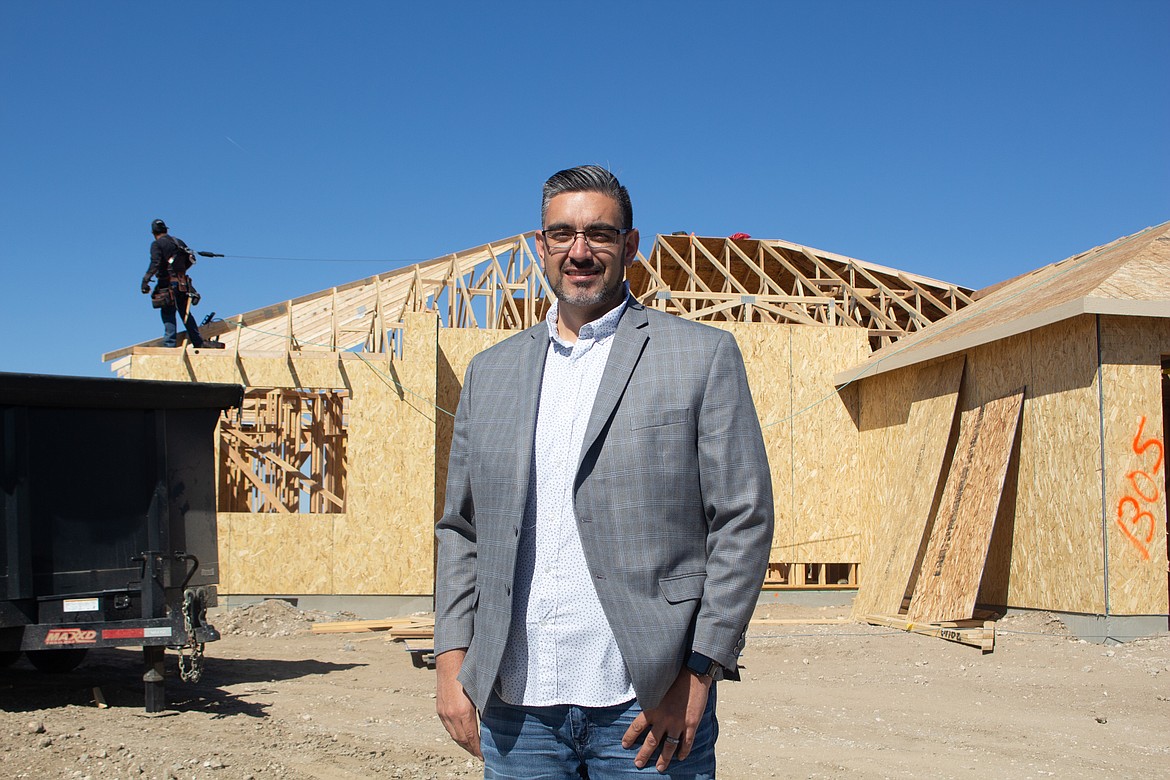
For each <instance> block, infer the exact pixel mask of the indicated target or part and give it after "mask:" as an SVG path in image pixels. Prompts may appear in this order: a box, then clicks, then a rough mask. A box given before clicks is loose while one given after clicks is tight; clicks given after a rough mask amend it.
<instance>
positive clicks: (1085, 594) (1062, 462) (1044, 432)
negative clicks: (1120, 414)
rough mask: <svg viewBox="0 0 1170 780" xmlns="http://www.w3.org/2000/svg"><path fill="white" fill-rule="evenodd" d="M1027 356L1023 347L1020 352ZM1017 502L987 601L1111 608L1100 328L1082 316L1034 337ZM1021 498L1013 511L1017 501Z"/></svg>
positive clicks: (1006, 522) (987, 583)
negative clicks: (1104, 543)
mask: <svg viewBox="0 0 1170 780" xmlns="http://www.w3.org/2000/svg"><path fill="white" fill-rule="evenodd" d="M1019 347H1020V348H1025V345H1024V344H1019ZM1026 349H1027V358H1028V361H1027V362H1028V369H1027V371H1026V372H1025V370H1024V361H1023V360H1017V359H1015V358H1014V357H1011V358H1009V359H1008V362H1009V363H1012V364H1017V365H1019V367H1020V373H1019V375H1017V376H1013V377H1010V378H1009V380H1008V383H1011V382H1014V383H1015V384H1017V385H1019V384H1024V383H1026V384H1027V385H1028V394H1027V402H1026V404H1025V407H1024V416H1023V419H1022V420H1021V423H1020V447H1019V469H1018V475H1017V479H1016V480H1015V490H1014V494H1013V492H1012V491H1011V490H1010V487H1011V486H1009V489H1007V490H1005V501H1004V502H1003V503H1002V504H1001V511H1000V516H999V518H998V519H997V521H996V532H995V533H996V535H995V538H994V539H993V543H992V549H991V552H990V554H989V557H988V561H987V568H986V570H985V572H984V577H983V585H982V588H981V590H980V600H981V601H984V602H987V603H990V604H997V605H1008V606H1018V607H1027V608H1031V609H1052V610H1063V611H1070V612H1087V613H1093V612H1102V611H1103V610H1104V557H1103V554H1102V549H1101V490H1100V482H1101V480H1100V447H1099V442H1100V433H1099V422H1098V421H1099V416H1098V403H1097V385H1096V364H1097V348H1096V326H1095V322H1094V318H1093V317H1089V316H1086V317H1080V318H1077V319H1074V320H1068V321H1065V322H1061V323H1057V324H1055V325H1052V326H1049V327H1047V328H1042V329H1039V330H1036V331H1032V332H1031V333H1030V334H1029V340H1028V342H1027V344H1026ZM1013 500H1014V506H1013V505H1011V503H1012V502H1013Z"/></svg>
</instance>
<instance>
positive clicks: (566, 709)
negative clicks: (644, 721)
mask: <svg viewBox="0 0 1170 780" xmlns="http://www.w3.org/2000/svg"><path fill="white" fill-rule="evenodd" d="M641 711H642V708H641V707H640V706H639V705H638V702H637V700H634V701H630V702H625V703H622V704H617V705H614V706H612V707H578V706H575V705H570V704H562V705H557V706H553V707H519V706H516V705H512V704H507V703H505V702H503V701H501V700H500V698H499V697H498V696H496V695H495V694H494V693H493V694H492V696H491V698H490V699H489V700H488V704H487V708H486V709H484V711H483V712H482V713H480V721H481V725H480V730H479V739H480V747H481V748H482V749H483V758H484V770H483V776H484V778H485V780H580V779H581V778H588V780H611V778H626V777H667V778H672V779H673V780H712V778H714V777H715V739H716V738H717V737H718V736H719V722H718V721H717V720H716V718H715V686H711V693H710V695H709V696H708V697H707V709H706V711H704V712H703V719H702V720H701V721H700V722H699V729H698V733H696V734H695V742H694V745H693V746H692V747H691V754H690V755H689V756H687V759H686V761H679V760H677V759H676V760H674V761H671V762H670V767H669V768H668V769H667V770H666V772H665V774H661V775H660V774H659V773H658V770H657V769H656V768H655V762H656V761H657V760H658V755H657V753H655V754H654V755H653V756H652V757H651V758H650V761H649V762H648V763H647V764H646V766H645V767H643V768H642V769H638V768H637V767H636V766H634V756H636V755H637V754H638V750H639V748H640V747H641V742H639V743H638V744H637V745H635V746H634V747H632V748H630V749H629V750H627V749H625V748H623V747H622V735H623V734H625V733H626V729H627V728H629V726H630V724H631V723H632V722H633V720H634V718H636V717H637V716H638V714H639V713H640V712H641Z"/></svg>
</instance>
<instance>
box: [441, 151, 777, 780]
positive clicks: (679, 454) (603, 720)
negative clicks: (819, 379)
mask: <svg viewBox="0 0 1170 780" xmlns="http://www.w3.org/2000/svg"><path fill="white" fill-rule="evenodd" d="M541 222H542V226H543V229H542V230H541V231H540V232H539V233H538V234H537V239H536V249H537V253H538V254H539V256H540V259H541V262H542V265H543V268H544V272H545V276H546V278H547V279H548V282H549V285H550V287H551V288H552V290H553V291H554V293H555V294H556V301H555V302H554V304H553V307H552V309H551V310H550V312H549V316H548V318H547V320H546V322H543V323H541V324H540V325H537V326H535V327H533V328H530V329H528V330H526V331H524V332H522V333H520V334H518V335H516V336H513V337H511V338H509V339H507V340H506V341H503V342H501V343H500V344H498V345H496V346H494V347H492V348H490V349H488V350H486V351H484V352H482V353H480V354H479V355H477V356H476V357H475V358H474V359H473V360H472V362H471V365H470V366H469V368H468V369H467V374H466V377H465V380H464V384H463V391H462V394H461V396H460V399H459V410H458V413H457V415H456V418H455V430H454V437H453V440H452V444H451V459H450V468H449V472H448V481H447V499H446V505H445V509H444V514H443V517H442V519H441V520H440V521H439V523H438V526H437V530H436V535H437V538H438V544H439V553H438V564H437V565H438V570H437V578H436V594H435V611H436V621H435V652H436V654H437V674H438V683H437V692H436V698H437V709H438V713H439V716H440V718H441V720H442V721H443V725H444V726H445V727H446V729H447V731H448V732H449V733H450V734H451V736H452V737H453V738H454V739H455V741H456V742H458V743H459V744H460V745H461V746H463V747H464V748H465V749H466V750H467V751H468V752H470V753H472V754H473V755H475V756H478V757H480V758H483V759H484V760H485V777H492V778H528V777H537V776H540V777H562V776H563V777H578V776H580V775H582V774H585V775H587V776H590V777H594V778H599V777H619V776H625V775H627V774H629V775H638V774H642V773H643V771H646V772H650V773H653V772H654V770H655V769H657V771H658V772H662V773H666V774H667V775H669V776H671V777H680V778H681V777H687V778H706V777H714V774H715V754H714V745H715V738H716V736H717V733H718V726H717V722H716V720H715V695H714V686H713V683H714V680H716V679H720V678H721V677H722V674H723V670H729V671H732V672H733V671H734V670H735V669H736V658H737V656H738V655H739V652H740V650H741V649H742V647H743V637H744V632H745V629H746V626H747V623H748V620H749V618H750V616H751V612H752V609H753V607H754V605H755V602H756V598H757V595H758V593H759V588H760V585H761V583H762V581H763V576H764V571H765V569H766V567H767V562H768V553H769V550H770V547H771V542H772V524H773V517H772V514H773V509H772V489H771V476H770V474H769V470H768V462H767V456H766V454H765V452H764V444H763V439H762V436H761V434H760V426H759V422H758V420H757V417H756V412H755V407H754V405H753V403H752V398H751V393H750V391H749V389H748V385H747V378H746V374H745V372H744V366H743V359H742V357H741V356H740V353H739V348H738V347H737V345H736V343H735V339H734V338H733V337H732V336H731V335H730V334H728V333H726V332H724V331H721V330H717V329H715V328H711V327H709V326H706V325H702V324H699V323H695V322H690V321H687V320H683V319H681V318H679V317H675V316H673V315H668V314H663V313H660V312H657V311H654V310H649V309H646V308H645V307H643V306H642V305H641V304H639V303H637V302H636V301H635V300H634V299H632V298H630V297H629V295H628V288H627V285H626V284H625V272H626V268H628V267H629V266H630V265H631V264H632V263H633V262H634V260H635V258H636V256H637V251H638V231H637V230H636V229H635V228H634V227H633V210H632V206H631V205H630V199H629V194H628V193H627V191H626V188H625V187H623V186H622V185H621V184H620V183H619V182H618V180H617V179H616V178H615V177H614V176H613V175H612V174H611V173H609V172H608V171H606V170H605V169H603V168H600V167H597V166H581V167H579V168H572V169H569V170H566V171H561V172H559V173H557V174H554V175H553V176H552V177H551V178H550V179H549V180H548V182H546V183H545V186H544V199H543V203H542V207H541ZM477 711H478V721H477ZM479 721H482V729H481V728H480V726H479ZM655 756H657V760H656V761H654V758H655Z"/></svg>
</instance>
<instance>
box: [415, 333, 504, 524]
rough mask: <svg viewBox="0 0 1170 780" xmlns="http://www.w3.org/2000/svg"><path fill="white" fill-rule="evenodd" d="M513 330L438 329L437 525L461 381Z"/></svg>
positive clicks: (442, 499) (444, 493) (443, 497)
mask: <svg viewBox="0 0 1170 780" xmlns="http://www.w3.org/2000/svg"><path fill="white" fill-rule="evenodd" d="M514 335H516V331H514V330H480V329H475V328H440V329H439V353H438V362H437V376H436V393H437V399H438V401H437V403H438V406H439V409H440V411H439V412H438V413H437V416H436V418H435V431H434V442H435V515H434V518H433V519H434V521H435V522H438V520H439V518H440V517H441V516H442V514H443V502H444V501H445V500H446V495H447V461H448V458H449V456H450V454H451V435H452V433H453V430H454V423H455V410H456V409H457V408H458V407H459V393H460V392H461V391H462V390H463V377H464V375H465V374H466V373H467V366H468V365H470V364H471V359H472V358H473V357H475V356H476V355H478V354H479V353H480V352H483V351H484V350H485V349H487V348H488V347H490V346H493V345H495V344H498V343H499V342H501V341H503V340H504V339H506V338H508V337H509V336H514Z"/></svg>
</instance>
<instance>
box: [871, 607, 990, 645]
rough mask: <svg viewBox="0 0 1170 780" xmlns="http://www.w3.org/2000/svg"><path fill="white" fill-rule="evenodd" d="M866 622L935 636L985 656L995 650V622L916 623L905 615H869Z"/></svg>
mask: <svg viewBox="0 0 1170 780" xmlns="http://www.w3.org/2000/svg"><path fill="white" fill-rule="evenodd" d="M865 622H866V623H869V624H870V625H871V626H887V627H889V628H896V629H898V630H899V631H907V632H909V633H911V634H921V635H922V636H934V637H938V638H939V639H945V640H947V641H948V642H958V643H959V644H961V645H969V646H971V647H978V648H979V649H980V650H982V651H983V653H984V654H987V653H990V652H991V651H992V650H994V649H995V621H994V620H979V619H977V618H972V619H970V620H947V621H943V622H940V623H915V622H913V621H911V620H909V619H907V617H906V616H905V615H867V616H866V618H865Z"/></svg>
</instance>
